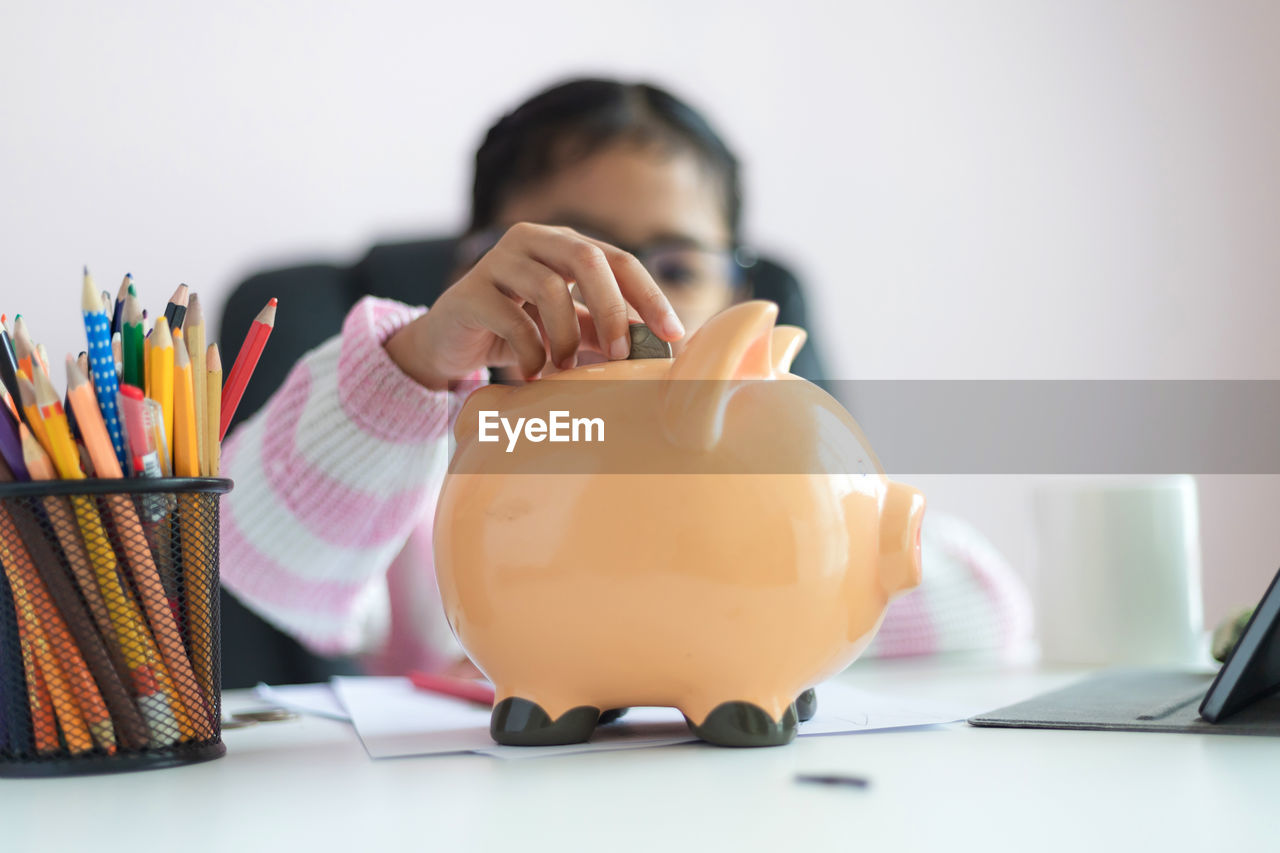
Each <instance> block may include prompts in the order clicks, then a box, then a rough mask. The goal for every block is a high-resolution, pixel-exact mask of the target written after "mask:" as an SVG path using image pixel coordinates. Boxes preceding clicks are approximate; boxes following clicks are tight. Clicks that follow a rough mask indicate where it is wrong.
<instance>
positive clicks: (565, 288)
mask: <svg viewBox="0 0 1280 853" xmlns="http://www.w3.org/2000/svg"><path fill="white" fill-rule="evenodd" d="M489 273H490V275H491V277H492V279H493V281H494V282H495V283H496V284H497V285H498V286H499V287H501V288H502V289H503V290H504V292H508V293H511V294H513V295H514V296H515V297H516V298H518V299H521V300H523V301H525V302H528V303H530V304H531V305H534V306H537V314H538V316H537V318H536V319H537V320H538V321H539V327H540V329H541V330H542V331H543V333H544V335H545V337H546V341H547V346H548V347H549V348H550V351H551V361H552V363H554V364H555V365H556V366H558V367H560V368H561V369H566V365H568V366H569V367H572V366H573V361H574V354H575V353H576V352H577V351H578V343H579V333H578V319H577V316H576V315H575V313H574V309H573V297H572V296H570V295H569V283H568V282H567V281H565V279H564V277H563V276H562V275H560V274H559V273H557V272H556V271H555V270H553V269H551V268H550V267H548V266H546V265H545V264H541V263H539V262H538V261H535V260H534V259H533V258H531V257H529V256H528V255H525V254H523V253H521V252H519V251H514V250H511V249H505V248H504V249H501V250H495V255H494V257H493V258H492V260H491V262H490V266H489Z"/></svg>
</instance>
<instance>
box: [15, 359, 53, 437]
mask: <svg viewBox="0 0 1280 853" xmlns="http://www.w3.org/2000/svg"><path fill="white" fill-rule="evenodd" d="M18 393H19V394H20V395H21V401H20V402H21V403H22V411H23V412H25V413H26V416H27V424H28V426H30V427H31V432H32V433H34V434H35V437H36V440H37V441H39V442H40V446H41V447H43V448H44V450H45V453H48V454H49V455H50V456H52V455H53V445H51V444H50V443H49V434H48V432H46V431H45V428H44V420H43V419H42V418H41V417H40V408H39V406H37V405H36V389H35V386H34V385H32V384H31V380H30V379H28V378H27V377H26V376H25V375H24V376H19V377H18Z"/></svg>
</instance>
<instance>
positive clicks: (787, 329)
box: [772, 326, 809, 373]
mask: <svg viewBox="0 0 1280 853" xmlns="http://www.w3.org/2000/svg"><path fill="white" fill-rule="evenodd" d="M808 337H809V335H808V333H807V332H805V330H804V329H802V328H800V327H799V326H778V327H777V328H776V329H774V330H773V340H772V346H773V372H774V373H790V372H791V362H793V361H795V358H796V353H798V352H800V347H802V346H804V342H805V340H806V339H807V338H808Z"/></svg>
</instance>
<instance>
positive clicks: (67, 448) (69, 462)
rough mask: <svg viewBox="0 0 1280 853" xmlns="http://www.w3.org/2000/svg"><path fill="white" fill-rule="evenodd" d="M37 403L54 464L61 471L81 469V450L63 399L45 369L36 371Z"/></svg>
mask: <svg viewBox="0 0 1280 853" xmlns="http://www.w3.org/2000/svg"><path fill="white" fill-rule="evenodd" d="M36 404H37V405H38V406H39V407H40V417H41V418H43V421H44V430H45V434H46V435H47V436H48V438H49V455H50V456H51V457H53V464H54V466H55V467H56V468H57V469H58V470H59V471H63V470H71V469H72V468H74V469H75V470H77V471H79V470H80V452H79V451H78V450H77V449H76V443H75V440H74V439H73V438H72V437H71V428H70V427H69V426H68V425H67V415H66V413H65V412H64V411H63V410H62V400H61V399H60V398H59V397H58V392H56V391H54V390H53V383H52V382H50V381H49V377H48V376H47V375H45V372H44V371H43V370H37V371H36ZM63 476H64V477H65V476H67V475H66V474H63Z"/></svg>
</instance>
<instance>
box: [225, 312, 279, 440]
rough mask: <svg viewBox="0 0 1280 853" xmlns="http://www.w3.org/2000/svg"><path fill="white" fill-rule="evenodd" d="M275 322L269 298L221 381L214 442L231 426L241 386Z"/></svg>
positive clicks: (250, 372) (247, 383)
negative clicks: (220, 405)
mask: <svg viewBox="0 0 1280 853" xmlns="http://www.w3.org/2000/svg"><path fill="white" fill-rule="evenodd" d="M275 324H276V300H275V298H274V297H273V298H272V299H271V301H270V302H268V303H267V307H265V308H263V309H262V310H261V311H259V312H258V316H257V317H255V318H254V320H253V323H252V324H251V325H250V326H249V334H247V335H245V337H244V343H243V344H242V345H241V346H240V352H238V353H237V354H236V363H235V364H233V365H232V366H231V372H230V373H228V374H227V378H226V381H225V382H223V384H222V417H221V419H220V423H219V424H218V441H222V439H224V438H226V435H227V427H229V426H231V416H232V415H234V414H235V413H236V407H237V406H239V405H240V398H241V397H243V396H244V389H245V388H246V387H248V385H249V377H251V376H253V371H254V368H256V367H257V366H258V359H259V358H261V357H262V349H263V347H265V346H266V345H267V338H269V337H271V330H272V329H273V328H274V327H275Z"/></svg>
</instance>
